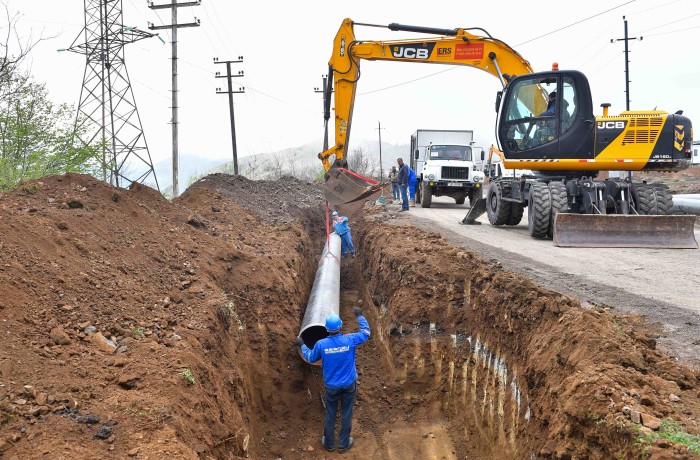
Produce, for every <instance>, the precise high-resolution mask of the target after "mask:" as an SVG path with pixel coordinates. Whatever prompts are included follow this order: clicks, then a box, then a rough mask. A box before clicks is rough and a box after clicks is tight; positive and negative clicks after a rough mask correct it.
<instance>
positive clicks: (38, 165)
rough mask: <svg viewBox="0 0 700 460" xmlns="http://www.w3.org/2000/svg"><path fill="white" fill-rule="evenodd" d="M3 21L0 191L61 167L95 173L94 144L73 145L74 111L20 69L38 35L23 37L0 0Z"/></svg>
mask: <svg viewBox="0 0 700 460" xmlns="http://www.w3.org/2000/svg"><path fill="white" fill-rule="evenodd" d="M0 5H1V6H2V7H4V9H5V12H6V14H7V22H6V23H4V24H0V37H3V38H4V41H0V190H10V189H12V188H13V187H15V186H16V185H17V184H18V183H19V182H21V181H23V180H28V179H36V178H39V177H44V176H48V175H54V174H64V173H67V172H75V173H85V174H94V175H97V173H99V171H100V170H101V169H103V168H101V165H100V162H99V156H98V148H97V147H98V146H74V145H73V139H77V134H79V133H76V132H75V128H74V126H75V124H74V121H75V120H74V116H73V115H72V114H73V113H74V110H73V109H72V108H71V107H69V106H67V105H65V104H61V105H56V104H54V103H53V102H52V101H51V100H50V99H49V98H48V93H47V91H46V87H45V86H44V85H43V84H39V83H35V82H33V81H32V79H31V76H30V75H29V73H28V72H26V71H25V70H22V68H23V61H25V60H26V58H27V57H28V55H29V53H30V52H31V50H32V48H33V47H34V46H35V45H36V44H37V43H38V42H40V41H41V40H43V38H39V39H38V40H34V39H32V37H29V38H28V39H26V40H23V39H22V38H21V37H20V36H19V34H18V32H17V29H16V24H17V18H18V16H17V15H16V14H15V15H12V14H11V13H10V11H9V9H8V7H7V5H6V3H5V2H3V1H1V0H0Z"/></svg>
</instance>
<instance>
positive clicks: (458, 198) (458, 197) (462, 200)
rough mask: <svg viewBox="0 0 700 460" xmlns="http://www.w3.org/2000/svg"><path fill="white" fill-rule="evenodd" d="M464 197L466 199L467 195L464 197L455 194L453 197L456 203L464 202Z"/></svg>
mask: <svg viewBox="0 0 700 460" xmlns="http://www.w3.org/2000/svg"><path fill="white" fill-rule="evenodd" d="M466 199H467V197H465V196H464V195H459V196H456V197H455V203H457V204H464V202H465V201H466Z"/></svg>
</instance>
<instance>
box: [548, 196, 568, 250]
mask: <svg viewBox="0 0 700 460" xmlns="http://www.w3.org/2000/svg"><path fill="white" fill-rule="evenodd" d="M549 194H550V196H551V197H552V212H551V216H550V219H549V230H548V231H547V236H548V237H550V238H552V237H553V236H554V217H555V216H556V215H557V213H560V212H569V199H568V197H567V195H566V184H565V183H563V182H550V183H549Z"/></svg>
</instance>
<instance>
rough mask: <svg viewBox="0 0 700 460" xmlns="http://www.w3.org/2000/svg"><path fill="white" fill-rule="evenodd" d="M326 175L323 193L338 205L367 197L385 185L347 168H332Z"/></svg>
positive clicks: (330, 201)
mask: <svg viewBox="0 0 700 460" xmlns="http://www.w3.org/2000/svg"><path fill="white" fill-rule="evenodd" d="M326 175H327V179H326V184H325V187H324V191H323V194H324V196H325V198H326V201H328V202H329V203H330V204H332V205H336V206H337V205H340V204H346V203H352V202H353V201H358V200H361V199H363V198H367V197H368V196H370V195H372V194H373V193H375V192H377V191H379V190H381V189H382V187H384V186H383V185H382V184H380V183H379V182H377V181H376V180H373V179H370V178H369V177H365V176H361V175H359V174H357V173H354V172H352V171H350V170H349V169H345V168H331V169H329V170H328V172H327V173H326Z"/></svg>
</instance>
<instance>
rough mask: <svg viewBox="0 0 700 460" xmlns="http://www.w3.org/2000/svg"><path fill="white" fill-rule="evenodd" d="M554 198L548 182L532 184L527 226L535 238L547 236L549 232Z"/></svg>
mask: <svg viewBox="0 0 700 460" xmlns="http://www.w3.org/2000/svg"><path fill="white" fill-rule="evenodd" d="M551 212H552V198H551V195H550V193H549V187H547V184H543V183H541V182H537V183H535V184H532V188H531V189H530V197H529V199H528V206H527V228H528V231H529V232H530V236H532V237H533V238H545V237H546V236H547V233H548V232H549V219H550V215H551Z"/></svg>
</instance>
